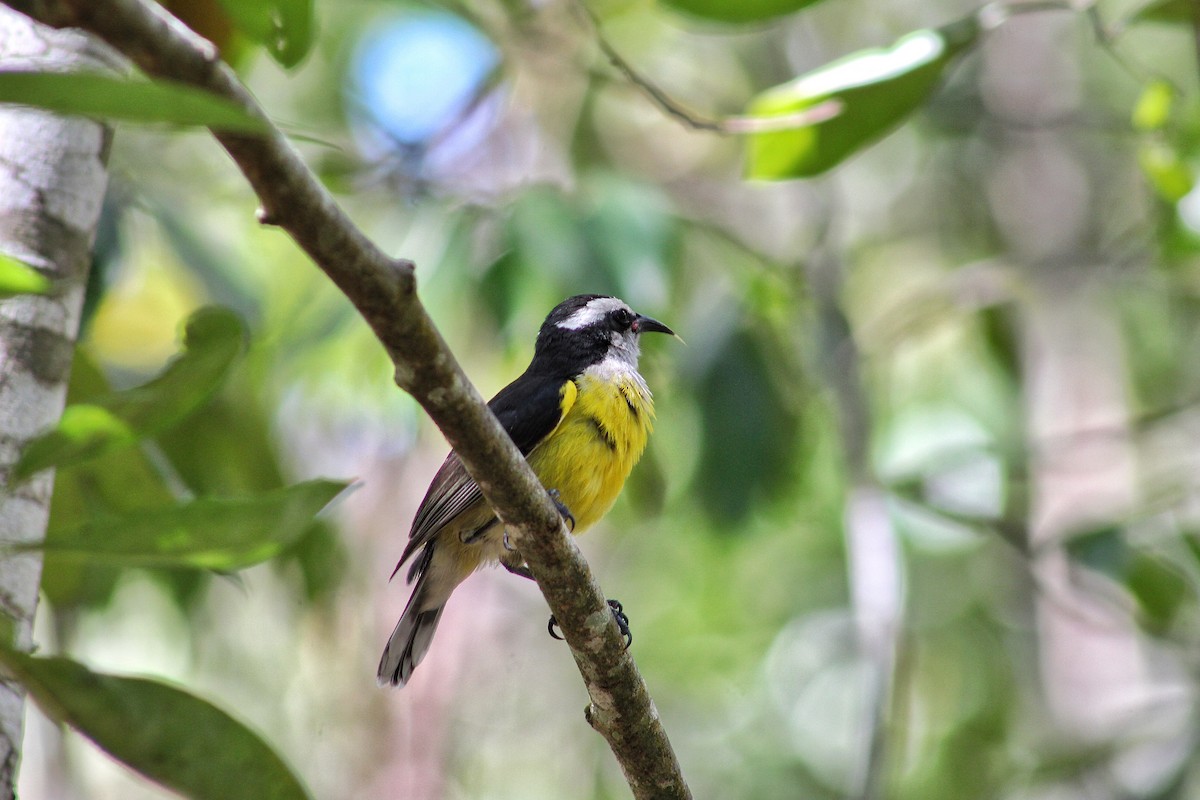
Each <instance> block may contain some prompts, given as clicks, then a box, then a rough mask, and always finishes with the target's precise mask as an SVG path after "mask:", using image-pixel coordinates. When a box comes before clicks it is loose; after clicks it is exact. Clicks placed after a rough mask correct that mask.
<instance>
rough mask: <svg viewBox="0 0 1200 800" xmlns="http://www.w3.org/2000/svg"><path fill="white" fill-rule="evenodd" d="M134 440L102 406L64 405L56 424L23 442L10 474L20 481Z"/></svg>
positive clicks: (118, 420)
mask: <svg viewBox="0 0 1200 800" xmlns="http://www.w3.org/2000/svg"><path fill="white" fill-rule="evenodd" d="M137 439H138V437H137V434H136V433H135V432H134V431H133V429H132V428H130V427H129V425H127V424H126V423H125V422H124V421H123V420H122V419H120V418H119V417H117V416H116V415H114V414H113V413H112V412H111V411H109V410H108V409H107V408H104V407H103V406H96V405H91V404H87V403H82V404H79V405H73V406H67V408H66V409H65V410H64V411H63V414H62V418H61V419H60V420H59V422H58V426H57V427H55V428H54V429H53V430H51V431H50V432H49V433H45V434H43V435H41V436H39V437H37V438H36V439H33V440H32V441H31V442H30V443H29V444H28V445H26V447H25V449H24V450H23V451H22V452H21V459H20V461H18V462H17V465H16V467H15V468H14V469H13V473H14V475H15V477H16V478H17V479H18V480H23V479H25V478H28V477H29V476H30V475H33V474H34V473H35V472H41V471H42V470H44V469H48V468H49V467H54V466H61V465H64V464H70V463H73V462H78V461H86V460H88V459H89V458H95V457H96V456H99V455H102V454H104V453H107V452H109V451H111V450H114V449H116V448H118V447H123V446H126V445H129V444H133V443H134V442H136V441H137Z"/></svg>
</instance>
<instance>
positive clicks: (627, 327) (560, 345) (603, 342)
mask: <svg viewBox="0 0 1200 800" xmlns="http://www.w3.org/2000/svg"><path fill="white" fill-rule="evenodd" d="M648 331H656V332H658V333H666V334H670V335H672V336H673V335H674V333H675V332H674V331H672V330H671V329H670V328H668V327H667V326H666V325H663V324H662V323H661V322H659V321H658V320H656V319H651V318H650V317H646V316H642V315H641V314H638V313H637V312H635V311H634V310H633V309H631V308H630V307H629V306H628V305H627V304H626V303H625V302H624V301H623V300H620V299H618V298H616V297H609V296H607V295H602V294H579V295H575V296H574V297H569V298H567V299H566V300H564V301H562V302H561V303H559V304H558V305H557V306H555V308H554V310H553V311H551V312H550V315H549V316H548V317H546V321H545V322H543V323H542V329H541V331H539V333H538V338H537V347H536V349H535V351H534V356H533V363H534V365H535V366H537V367H538V368H540V369H543V370H546V371H549V372H553V373H555V374H561V375H564V376H571V375H578V374H579V373H581V372H583V371H584V370H585V369H587V368H588V367H590V366H591V365H593V364H598V363H600V362H601V361H603V360H604V359H605V358H613V359H616V360H617V361H619V362H621V363H623V364H625V365H627V366H628V367H630V368H631V369H636V368H637V361H638V354H639V352H640V349H639V347H638V337H639V336H641V334H643V333H646V332H648Z"/></svg>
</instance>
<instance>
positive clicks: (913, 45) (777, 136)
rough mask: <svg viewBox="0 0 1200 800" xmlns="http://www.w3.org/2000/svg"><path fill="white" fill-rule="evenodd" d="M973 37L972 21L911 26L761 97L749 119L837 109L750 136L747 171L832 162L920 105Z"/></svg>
mask: <svg viewBox="0 0 1200 800" xmlns="http://www.w3.org/2000/svg"><path fill="white" fill-rule="evenodd" d="M978 35H979V26H978V24H977V22H976V21H975V19H974V18H969V19H966V20H962V21H960V22H958V23H955V24H953V25H948V26H946V27H944V28H939V29H936V30H919V31H914V32H913V33H910V34H908V35H907V36H905V37H903V38H902V39H900V40H898V41H897V42H896V43H895V44H894V45H892V46H891V47H890V48H887V49H882V50H880V49H876V50H863V51H860V52H857V53H853V54H851V55H849V56H846V57H845V58H841V59H839V60H837V61H834V62H833V63H831V64H827V65H826V66H824V67H821V68H820V69H817V70H814V71H813V72H810V73H808V74H806V75H802V76H800V77H799V78H796V79H795V80H792V81H790V82H788V83H785V84H782V85H781V86H776V87H774V88H772V89H768V90H767V91H765V92H763V93H762V94H760V95H758V96H757V97H755V98H754V99H753V100H752V101H751V102H750V105H749V108H748V109H747V114H748V115H749V116H751V117H760V118H771V117H780V116H788V115H791V114H795V113H797V112H800V111H804V110H806V109H810V108H813V107H815V106H818V105H821V104H823V103H827V102H830V101H835V102H836V103H837V105H838V106H839V108H840V110H839V112H838V113H836V114H834V115H833V116H831V117H828V118H826V119H823V120H822V121H820V122H815V123H812V124H809V125H804V126H801V127H798V128H792V129H788V130H782V131H772V132H769V133H757V134H753V135H751V136H750V141H749V143H748V150H747V176H748V177H750V178H759V179H765V180H779V179H785V178H805V177H812V176H814V175H819V174H821V173H822V172H825V171H827V170H829V169H832V168H833V167H835V166H837V165H838V164H840V163H841V162H842V161H844V160H845V159H846V158H848V157H849V156H851V155H852V154H854V153H855V152H857V151H858V150H860V149H862V148H863V147H865V146H866V145H867V144H869V143H871V142H873V141H875V140H876V139H879V138H880V137H882V136H883V135H884V134H886V133H887V132H888V131H890V130H891V129H892V128H894V127H896V126H897V125H899V124H900V122H901V121H902V120H903V119H904V118H905V117H906V116H908V115H909V114H911V113H912V112H913V111H914V110H915V109H916V108H917V107H918V106H920V105H921V103H923V102H924V101H925V100H926V98H928V97H929V96H930V95H931V94H932V93H933V90H934V89H935V88H936V86H937V85H938V82H939V81H940V80H941V78H942V75H943V74H944V73H945V70H946V68H947V67H948V66H949V65H950V64H951V63H953V61H954V60H955V57H956V56H958V55H959V54H960V53H962V52H963V51H964V50H965V49H966V48H968V47H970V46H971V45H973V44H974V43H975V41H976V39H977V38H978Z"/></svg>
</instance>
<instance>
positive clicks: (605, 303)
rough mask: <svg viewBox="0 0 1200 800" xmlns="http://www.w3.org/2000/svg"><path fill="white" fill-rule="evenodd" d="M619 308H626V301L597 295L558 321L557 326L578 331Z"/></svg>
mask: <svg viewBox="0 0 1200 800" xmlns="http://www.w3.org/2000/svg"><path fill="white" fill-rule="evenodd" d="M618 308H625V303H624V302H622V301H621V300H618V299H617V298H615V297H597V298H596V299H594V300H589V301H588V303H587V305H585V306H584V307H583V308H581V309H579V310H578V311H576V312H575V313H574V314H572V315H571V316H569V317H567V318H566V319H564V320H563V321H562V322H560V323H558V325H557V327H559V328H564V329H566V330H569V331H577V330H580V329H581V328H586V327H587V326H589V325H594V324H596V323H597V322H599V321H600V320H602V319H604V317H605V316H607V315H608V313H609V312H611V311H615V310H616V309H618Z"/></svg>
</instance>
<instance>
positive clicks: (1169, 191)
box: [1137, 142, 1195, 203]
mask: <svg viewBox="0 0 1200 800" xmlns="http://www.w3.org/2000/svg"><path fill="white" fill-rule="evenodd" d="M1137 158H1138V166H1140V167H1141V168H1142V172H1143V173H1145V175H1146V178H1147V180H1149V181H1150V185H1151V186H1153V187H1154V191H1156V192H1157V193H1158V195H1159V197H1161V198H1162V199H1163V200H1166V201H1167V202H1168V203H1177V202H1179V201H1180V200H1182V199H1183V197H1184V196H1185V195H1186V194H1187V193H1188V192H1190V191H1192V187H1193V186H1194V185H1195V178H1194V177H1193V176H1192V170H1191V168H1190V167H1188V165H1187V163H1186V162H1185V161H1184V160H1183V159H1182V158H1180V157H1179V154H1178V153H1177V152H1175V150H1174V148H1172V147H1171V146H1170V145H1168V144H1166V143H1165V142H1143V143H1142V144H1140V145H1139V146H1138V150H1137Z"/></svg>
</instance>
